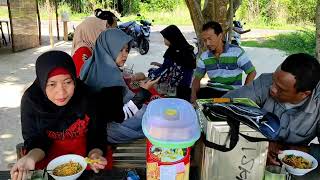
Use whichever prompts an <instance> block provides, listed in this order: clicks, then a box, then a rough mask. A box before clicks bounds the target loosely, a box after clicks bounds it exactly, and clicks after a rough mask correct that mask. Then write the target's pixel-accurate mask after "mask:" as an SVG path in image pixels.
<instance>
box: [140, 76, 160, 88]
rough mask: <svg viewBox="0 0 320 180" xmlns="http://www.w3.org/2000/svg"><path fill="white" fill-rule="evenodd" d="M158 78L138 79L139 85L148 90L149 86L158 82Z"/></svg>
mask: <svg viewBox="0 0 320 180" xmlns="http://www.w3.org/2000/svg"><path fill="white" fill-rule="evenodd" d="M159 80H160V77H158V78H157V79H156V80H153V81H152V80H147V81H140V87H141V88H143V89H146V90H149V89H150V88H151V87H153V86H154V85H155V84H157V83H158V81H159Z"/></svg>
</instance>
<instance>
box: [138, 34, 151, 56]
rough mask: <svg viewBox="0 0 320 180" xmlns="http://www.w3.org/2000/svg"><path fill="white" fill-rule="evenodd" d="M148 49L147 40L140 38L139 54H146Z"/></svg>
mask: <svg viewBox="0 0 320 180" xmlns="http://www.w3.org/2000/svg"><path fill="white" fill-rule="evenodd" d="M148 51H149V41H148V40H147V39H145V38H143V39H141V42H140V45H139V53H140V54H141V55H145V54H147V53H148Z"/></svg>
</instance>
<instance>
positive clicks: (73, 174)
mask: <svg viewBox="0 0 320 180" xmlns="http://www.w3.org/2000/svg"><path fill="white" fill-rule="evenodd" d="M86 167H87V162H86V161H85V158H84V157H82V156H79V155H76V154H67V155H63V156H59V157H57V158H55V159H53V160H52V161H50V163H49V164H48V166H47V170H48V172H49V174H50V176H52V177H53V178H54V179H56V180H75V179H77V178H78V177H80V175H81V174H82V173H83V171H84V170H85V169H86Z"/></svg>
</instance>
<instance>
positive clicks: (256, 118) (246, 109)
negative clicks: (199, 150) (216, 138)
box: [202, 101, 280, 152]
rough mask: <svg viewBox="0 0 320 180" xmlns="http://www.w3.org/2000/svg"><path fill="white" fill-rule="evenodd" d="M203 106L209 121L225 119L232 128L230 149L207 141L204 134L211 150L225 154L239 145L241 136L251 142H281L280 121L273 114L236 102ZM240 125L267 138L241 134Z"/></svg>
mask: <svg viewBox="0 0 320 180" xmlns="http://www.w3.org/2000/svg"><path fill="white" fill-rule="evenodd" d="M202 106H203V110H202V111H203V114H204V115H205V116H206V118H207V119H217V118H219V119H223V120H226V121H227V124H228V125H229V126H230V130H229V137H230V144H229V147H227V146H226V145H219V144H216V143H213V142H210V141H208V140H206V138H205V135H204V133H203V134H202V136H204V138H202V139H203V140H204V144H205V145H206V146H208V147H210V148H213V149H216V150H219V151H223V152H227V151H231V150H232V149H233V148H234V147H235V146H236V145H237V142H238V140H239V135H240V136H242V137H244V138H245V139H247V140H248V141H250V142H259V141H279V140H280V137H279V132H280V120H279V118H278V117H277V116H276V115H274V114H273V113H270V112H267V111H265V110H263V109H261V108H259V107H255V106H252V105H247V104H243V103H239V102H235V101H232V102H231V101H230V102H224V103H212V102H209V103H204V104H202ZM240 123H242V124H244V125H247V126H249V127H251V128H252V129H254V130H256V131H258V132H260V133H261V134H262V135H263V136H265V138H257V137H251V136H248V135H245V134H242V133H240V129H239V128H240Z"/></svg>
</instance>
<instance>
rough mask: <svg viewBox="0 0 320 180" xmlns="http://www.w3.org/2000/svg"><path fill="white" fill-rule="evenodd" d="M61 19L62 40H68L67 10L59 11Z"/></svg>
mask: <svg viewBox="0 0 320 180" xmlns="http://www.w3.org/2000/svg"><path fill="white" fill-rule="evenodd" d="M61 21H62V22H63V40H64V41H68V21H69V14H68V12H62V13H61Z"/></svg>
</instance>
